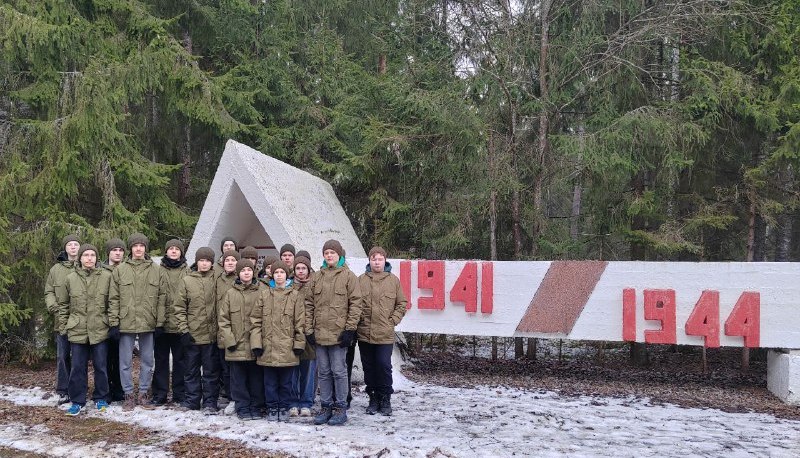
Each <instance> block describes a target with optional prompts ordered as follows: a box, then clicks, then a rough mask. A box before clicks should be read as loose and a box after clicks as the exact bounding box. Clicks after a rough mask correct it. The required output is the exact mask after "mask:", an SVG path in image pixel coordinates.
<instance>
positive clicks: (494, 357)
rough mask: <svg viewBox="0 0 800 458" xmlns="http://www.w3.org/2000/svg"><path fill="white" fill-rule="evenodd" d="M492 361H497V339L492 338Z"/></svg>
mask: <svg viewBox="0 0 800 458" xmlns="http://www.w3.org/2000/svg"><path fill="white" fill-rule="evenodd" d="M492 361H497V337H492Z"/></svg>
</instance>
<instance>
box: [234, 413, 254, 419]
mask: <svg viewBox="0 0 800 458" xmlns="http://www.w3.org/2000/svg"><path fill="white" fill-rule="evenodd" d="M236 418H238V419H239V420H242V421H250V420H254V418H253V416H252V415H250V412H236Z"/></svg>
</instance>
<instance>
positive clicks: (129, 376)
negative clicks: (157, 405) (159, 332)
mask: <svg viewBox="0 0 800 458" xmlns="http://www.w3.org/2000/svg"><path fill="white" fill-rule="evenodd" d="M137 335H138V336H139V362H140V366H139V393H147V392H148V391H149V390H150V383H151V382H152V381H153V366H154V365H155V360H154V357H153V333H152V332H142V333H139V334H127V333H126V334H121V335H120V336H119V378H120V382H122V390H123V391H124V392H125V394H132V393H133V342H134V341H135V340H136V336H137Z"/></svg>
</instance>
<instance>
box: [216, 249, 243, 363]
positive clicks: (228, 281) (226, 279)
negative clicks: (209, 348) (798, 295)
mask: <svg viewBox="0 0 800 458" xmlns="http://www.w3.org/2000/svg"><path fill="white" fill-rule="evenodd" d="M220 262H222V261H221V260H220ZM238 279H239V276H238V275H236V271H234V272H231V273H227V272H225V270H224V269H223V268H222V267H220V268H219V271H218V272H217V280H216V282H217V321H219V318H220V317H219V310H220V306H221V305H222V300H223V299H224V298H225V294H226V293H227V292H228V290H229V289H231V288H232V287H233V285H234V284H235V283H236V280H238ZM216 341H217V346H218V347H219V348H220V349H222V350H224V349H225V347H224V346H222V341H223V338H222V336H221V335H217V340H216Z"/></svg>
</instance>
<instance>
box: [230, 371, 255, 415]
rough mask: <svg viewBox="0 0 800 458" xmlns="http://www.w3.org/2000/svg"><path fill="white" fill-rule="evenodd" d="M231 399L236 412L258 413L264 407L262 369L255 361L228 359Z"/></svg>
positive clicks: (244, 413)
mask: <svg viewBox="0 0 800 458" xmlns="http://www.w3.org/2000/svg"><path fill="white" fill-rule="evenodd" d="M228 363H229V367H230V373H231V401H233V402H235V403H236V413H237V414H243V415H246V414H251V413H252V414H260V413H261V409H263V408H264V370H263V369H262V368H261V366H259V365H257V364H256V362H255V361H229V362H228Z"/></svg>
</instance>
